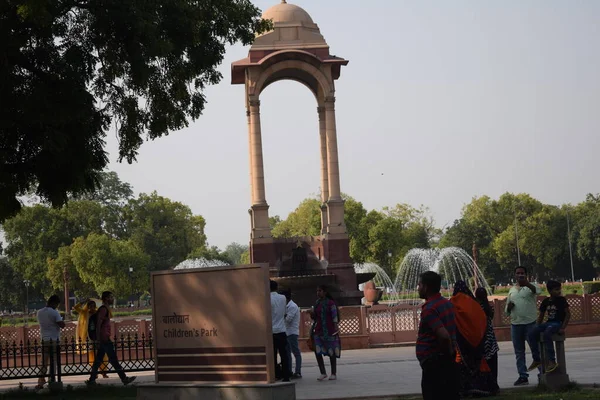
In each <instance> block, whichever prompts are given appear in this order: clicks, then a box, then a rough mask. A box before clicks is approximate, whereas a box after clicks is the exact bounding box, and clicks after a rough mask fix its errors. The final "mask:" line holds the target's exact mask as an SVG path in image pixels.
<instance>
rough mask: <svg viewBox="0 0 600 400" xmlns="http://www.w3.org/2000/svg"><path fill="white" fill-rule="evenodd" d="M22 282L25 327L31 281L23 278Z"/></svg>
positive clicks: (27, 316)
mask: <svg viewBox="0 0 600 400" xmlns="http://www.w3.org/2000/svg"><path fill="white" fill-rule="evenodd" d="M23 283H24V284H25V327H27V322H28V320H29V285H30V284H31V281H30V280H29V279H25V280H24V281H23Z"/></svg>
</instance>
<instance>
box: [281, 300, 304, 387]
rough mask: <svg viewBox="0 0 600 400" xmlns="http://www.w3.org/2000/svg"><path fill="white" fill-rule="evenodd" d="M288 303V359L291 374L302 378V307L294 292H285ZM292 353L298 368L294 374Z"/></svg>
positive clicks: (286, 308)
mask: <svg viewBox="0 0 600 400" xmlns="http://www.w3.org/2000/svg"><path fill="white" fill-rule="evenodd" d="M285 299H286V300H287V305H286V307H285V333H286V335H287V342H288V351H287V354H288V360H289V364H290V375H291V376H292V378H294V379H299V378H302V372H301V368H302V353H300V347H298V336H299V335H300V308H299V307H298V305H297V304H296V303H294V300H292V292H291V291H289V290H288V291H287V292H285ZM292 353H293V354H294V358H295V359H296V369H295V372H294V374H293V375H292Z"/></svg>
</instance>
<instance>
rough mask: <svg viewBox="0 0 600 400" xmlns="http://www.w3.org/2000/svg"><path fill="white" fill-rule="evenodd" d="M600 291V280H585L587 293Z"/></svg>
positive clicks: (585, 291) (584, 291) (584, 290)
mask: <svg viewBox="0 0 600 400" xmlns="http://www.w3.org/2000/svg"><path fill="white" fill-rule="evenodd" d="M598 292H600V282H598V281H589V282H583V293H585V294H594V293H598Z"/></svg>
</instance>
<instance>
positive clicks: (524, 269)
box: [515, 265, 527, 275]
mask: <svg viewBox="0 0 600 400" xmlns="http://www.w3.org/2000/svg"><path fill="white" fill-rule="evenodd" d="M518 269H522V270H523V271H525V275H527V267H524V266H522V265H519V266H517V267H515V272H517V270H518Z"/></svg>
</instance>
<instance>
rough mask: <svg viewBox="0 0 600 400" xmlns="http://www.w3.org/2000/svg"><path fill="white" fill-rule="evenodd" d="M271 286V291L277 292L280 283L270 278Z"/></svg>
mask: <svg viewBox="0 0 600 400" xmlns="http://www.w3.org/2000/svg"><path fill="white" fill-rule="evenodd" d="M269 286H270V287H271V292H276V291H277V288H278V287H279V285H277V282H275V281H274V280H269Z"/></svg>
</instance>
